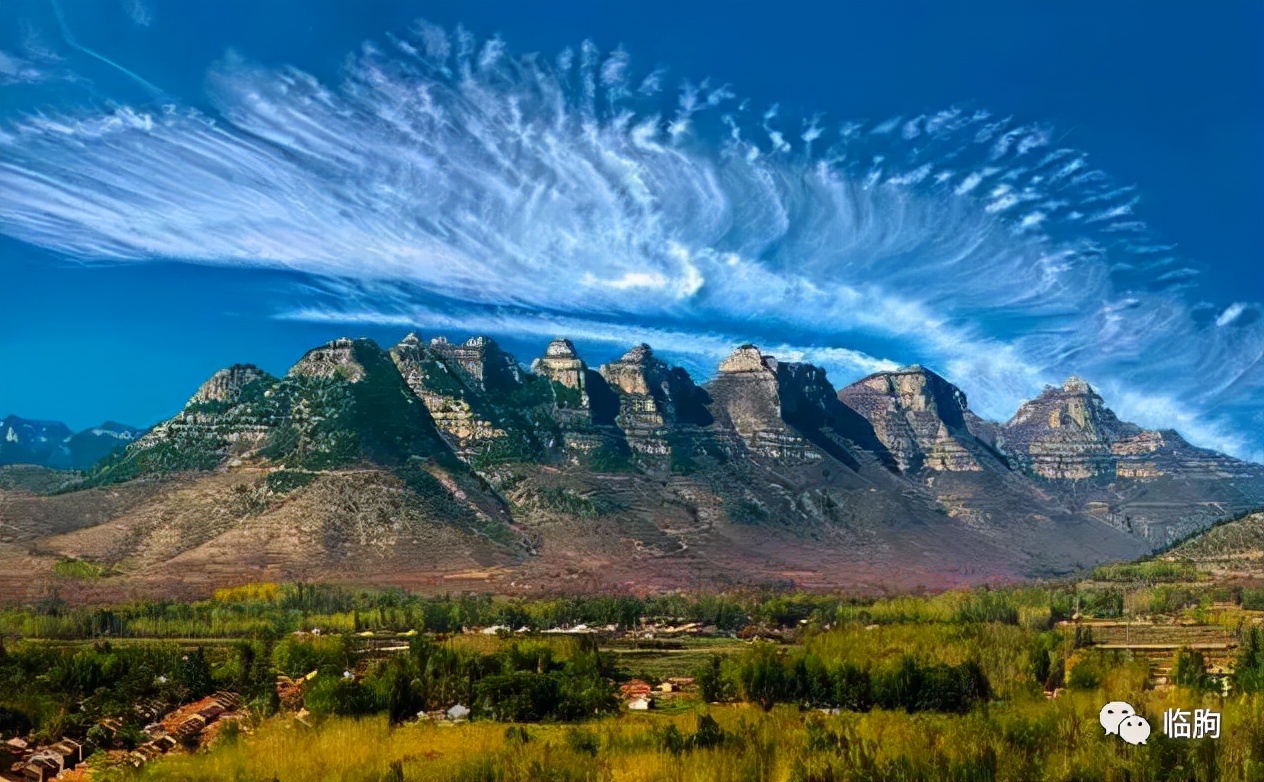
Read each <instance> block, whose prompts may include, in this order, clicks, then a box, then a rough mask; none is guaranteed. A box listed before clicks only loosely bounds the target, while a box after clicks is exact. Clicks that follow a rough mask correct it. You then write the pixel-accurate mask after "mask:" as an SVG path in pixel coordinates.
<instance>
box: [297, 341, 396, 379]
mask: <svg viewBox="0 0 1264 782" xmlns="http://www.w3.org/2000/svg"><path fill="white" fill-rule="evenodd" d="M360 345H364V346H372V347H373V348H375V349H377V345H374V344H373V343H372V342H371V341H370V340H367V339H358V340H353V339H349V338H347V337H341V338H339V339H335V340H334V341H332V342H328V343H326V344H324V345H322V346H321V347H318V348H313V349H311V350H309V351H307V353H306V354H304V356H303V357H302V358H301V359H299V361H298V363H297V364H295V365H294V366H292V367H290V372H289V374H290V375H291V376H301V377H310V378H326V379H339V380H346V381H348V382H351V383H357V382H359V381H361V380H363V379H364V374H365V370H364V365H363V364H362V363H361V362H360V360H359V358H358V357H357V356H356V348H357V346H360Z"/></svg>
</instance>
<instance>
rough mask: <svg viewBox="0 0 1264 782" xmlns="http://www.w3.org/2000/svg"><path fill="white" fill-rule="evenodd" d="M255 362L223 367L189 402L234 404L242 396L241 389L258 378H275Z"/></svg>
mask: <svg viewBox="0 0 1264 782" xmlns="http://www.w3.org/2000/svg"><path fill="white" fill-rule="evenodd" d="M274 379H275V378H273V377H272V376H271V375H269V374H268V373H267V372H264V371H263V370H262V369H260V368H259V367H257V366H255V365H254V364H233V365H232V366H231V367H227V368H225V369H221V370H219V371H218V372H216V373H215V374H213V375H211V376H210V378H209V379H208V380H207V381H206V382H205V383H203V384H202V385H201V387H199V388H198V390H197V393H195V394H194V395H193V396H192V397H191V398H190V399H189V402H188V403H189V404H191V405H192V404H199V403H206V402H226V403H228V404H233V403H235V402H237V401H238V399H239V398H240V396H241V390H242V389H243V388H245V387H246V386H248V385H250V384H251V383H253V382H255V381H256V380H274Z"/></svg>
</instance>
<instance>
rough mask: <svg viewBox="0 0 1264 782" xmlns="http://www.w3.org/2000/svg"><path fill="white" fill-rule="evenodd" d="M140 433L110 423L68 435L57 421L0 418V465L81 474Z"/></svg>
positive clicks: (139, 430)
mask: <svg viewBox="0 0 1264 782" xmlns="http://www.w3.org/2000/svg"><path fill="white" fill-rule="evenodd" d="M144 433H145V430H144V429H138V428H136V427H134V426H128V425H126V424H120V423H116V422H114V421H106V422H105V423H103V424H101V425H100V426H94V427H92V428H91V429H84V430H83V431H82V432H72V431H71V430H70V427H68V426H66V425H65V424H63V423H62V422H61V421H34V420H31V419H28V418H19V417H18V416H16V415H11V416H8V417H6V418H0V465H4V464H35V465H40V466H43V467H52V468H54V469H61V470H83V469H87V468H90V467H92V466H93V465H94V464H96V463H97V462H99V461H101V460H102V459H104V458H105V457H106V456H109V455H110V454H111V453H114V452H115V451H119V450H122V449H123V448H126V447H127V446H128V445H129V444H131V443H132V441H134V440H135V439H136V438H138V437H140V436H141V435H142V434H144Z"/></svg>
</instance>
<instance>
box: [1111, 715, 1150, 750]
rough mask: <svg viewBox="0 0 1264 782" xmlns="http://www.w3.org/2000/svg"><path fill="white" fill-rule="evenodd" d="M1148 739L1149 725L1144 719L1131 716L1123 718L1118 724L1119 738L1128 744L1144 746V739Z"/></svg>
mask: <svg viewBox="0 0 1264 782" xmlns="http://www.w3.org/2000/svg"><path fill="white" fill-rule="evenodd" d="M1149 737H1150V723H1149V722H1146V719H1145V717H1138V716H1137V715H1135V714H1134V715H1132V716H1131V717H1124V721H1123V722H1121V723H1119V738H1121V739H1123V740H1124V741H1126V742H1128V743H1129V744H1133V745H1136V744H1144V743H1146V739H1148V738H1149Z"/></svg>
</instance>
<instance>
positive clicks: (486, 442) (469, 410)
mask: <svg viewBox="0 0 1264 782" xmlns="http://www.w3.org/2000/svg"><path fill="white" fill-rule="evenodd" d="M494 345H495V343H494V342H492V341H491V340H487V339H484V338H475V339H472V340H470V341H468V342H466V343H465V344H464V345H461V346H453V345H451V344H450V343H449V342H448V341H447V340H446V339H443V338H438V339H435V340H432V341H431V343H430V346H429V347H427V346H426V345H425V344H424V343H423V342H422V341H421V339H420V338H419V337H418V336H417V335H416V334H409V335H408V336H406V337H404V339H402V340H401V341H400V343H399V344H398V345H396V346H395V347H393V348H391V350H390V356H391V361H392V362H394V364H395V367H396V369H398V370H399V373H400V376H401V377H403V379H404V383H405V384H407V386H408V388H409V390H411V391H412V392H413V394H415V395H416V396H417V398H418V399H420V400H421V402H422V403H423V404H424V405H425V406H426V409H427V410H428V411H429V412H430V417H431V418H433V419H434V422H435V425H436V426H437V427H438V428H439V430H440V431H441V432H442V433H443V435H444V438H445V439H446V440H447V441H448V442H449V444H451V445H452V448H453V450H455V451H456V453H457V455H458V456H460V457H461V458H462V459H463V460H465V461H467V462H468V461H470V460H472V459H473V458H475V457H476V455H478V454H480V453H483V452H485V451H487V450H488V449H489V448H491V447H492V446H493V445H494V444H495V441H497V440H499V439H501V438H504V437H506V436H507V434H508V433H507V432H506V430H505V429H504V428H502V427H499V426H497V424H496V423H495V422H493V420H492V419H493V418H494V417H495V416H494V414H493V411H492V410H491V406H490V404H487V403H485V400H484V399H482V398H481V396H480V394H478V393H477V392H478V391H482V390H483V384H484V382H485V381H486V380H487V378H488V377H489V375H491V376H494V372H495V370H491V371H489V369H491V368H489V366H488V362H487V360H486V359H487V353H488V352H489V350H488V349H489V347H491V346H494ZM497 352H499V349H498V348H497ZM475 408H479V409H478V410H477V411H476V410H475Z"/></svg>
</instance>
